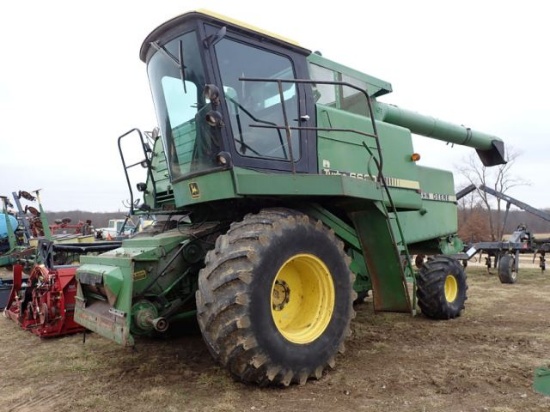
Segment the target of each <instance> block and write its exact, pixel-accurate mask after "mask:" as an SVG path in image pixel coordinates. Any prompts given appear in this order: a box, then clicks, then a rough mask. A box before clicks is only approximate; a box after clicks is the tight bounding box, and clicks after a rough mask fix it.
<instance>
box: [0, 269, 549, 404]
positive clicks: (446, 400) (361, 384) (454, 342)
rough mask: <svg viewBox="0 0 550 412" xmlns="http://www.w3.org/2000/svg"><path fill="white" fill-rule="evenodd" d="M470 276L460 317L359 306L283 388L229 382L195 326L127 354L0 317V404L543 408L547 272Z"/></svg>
mask: <svg viewBox="0 0 550 412" xmlns="http://www.w3.org/2000/svg"><path fill="white" fill-rule="evenodd" d="M468 271H469V285H470V287H469V299H468V301H467V307H466V311H465V313H464V315H463V316H461V317H460V318H457V319H454V320H451V321H444V322H436V321H431V320H429V319H426V318H424V317H423V316H422V315H418V316H416V317H411V316H410V315H407V314H394V313H379V314H374V313H373V311H372V306H371V304H370V303H368V302H367V303H366V304H363V305H360V306H358V307H357V319H356V320H355V322H354V324H353V331H354V335H353V337H352V338H351V339H350V340H349V341H348V343H347V351H346V353H345V354H343V355H341V356H339V357H338V359H337V366H336V369H335V370H332V371H329V373H327V374H326V375H325V376H324V377H323V378H322V379H321V380H319V381H310V382H308V384H307V385H305V386H293V387H290V388H287V389H269V388H268V389H261V388H257V387H254V386H247V385H243V384H240V383H237V382H234V381H233V380H232V379H231V378H230V377H229V376H228V374H227V373H226V371H225V370H223V369H221V368H220V367H219V366H218V365H216V364H215V363H214V362H213V361H212V359H211V357H210V355H209V353H208V351H207V349H206V347H205V346H204V344H203V342H202V340H201V337H200V335H199V334H197V333H195V334H191V335H189V336H183V337H178V338H174V339H172V340H156V341H152V340H141V341H139V343H138V346H137V351H132V350H131V349H126V348H122V347H120V346H117V345H116V344H114V343H112V342H110V341H107V340H106V339H103V338H101V337H99V336H97V335H95V334H89V335H87V338H86V343H85V344H83V343H82V335H74V336H68V337H63V338H58V339H49V340H40V339H39V338H37V337H36V336H34V335H32V334H30V333H29V332H26V331H23V330H20V329H19V328H18V327H17V326H16V325H15V323H14V322H12V321H10V320H8V319H4V318H0V362H1V371H2V372H1V380H0V399H1V400H2V401H1V403H0V410H1V411H32V412H37V411H53V410H55V411H61V412H64V411H106V412H108V411H117V412H119V411H136V412H140V411H151V410H155V411H174V412H175V411H259V410H266V411H267V410H269V411H294V410H300V411H315V412H319V411H336V410H338V411H358V410H359V411H401V410H402V411H405V410H406V411H451V412H453V411H491V412H496V411H501V412H504V411H507V412H508V411H522V412H523V411H545V410H548V409H549V408H550V400H549V399H548V398H546V397H544V396H542V395H540V394H538V393H535V392H534V391H533V390H532V389H531V385H532V380H533V371H534V368H535V367H537V366H540V365H542V364H545V363H548V362H549V360H550V353H549V351H548V348H549V347H550V346H549V343H550V334H549V333H548V330H549V327H550V319H549V318H548V309H549V307H550V278H549V275H546V274H544V275H543V274H541V273H540V272H539V271H538V270H535V269H525V270H522V271H520V276H519V280H518V283H517V284H515V285H502V284H500V282H499V281H498V278H497V276H496V275H495V274H487V272H486V269H485V268H484V267H475V266H471V267H468Z"/></svg>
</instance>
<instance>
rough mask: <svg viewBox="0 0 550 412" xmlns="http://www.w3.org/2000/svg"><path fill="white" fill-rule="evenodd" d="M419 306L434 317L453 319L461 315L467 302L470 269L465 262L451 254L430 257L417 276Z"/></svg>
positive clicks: (429, 315) (427, 314)
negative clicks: (468, 270) (467, 271)
mask: <svg viewBox="0 0 550 412" xmlns="http://www.w3.org/2000/svg"><path fill="white" fill-rule="evenodd" d="M416 287H417V296H418V306H420V310H421V311H422V313H423V314H424V315H425V316H427V317H429V318H432V319H453V318H456V317H457V316H460V314H461V312H462V310H463V309H464V303H465V302H466V299H467V297H466V291H467V290H468V285H467V284H466V273H465V272H464V268H463V267H462V265H461V264H460V263H459V262H458V261H457V260H455V259H452V258H450V257H447V256H437V257H435V258H433V259H428V260H427V261H426V262H425V263H424V265H423V266H422V267H421V268H420V270H419V272H418V275H417V279H416Z"/></svg>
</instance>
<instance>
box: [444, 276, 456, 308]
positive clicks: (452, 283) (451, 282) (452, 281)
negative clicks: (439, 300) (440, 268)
mask: <svg viewBox="0 0 550 412" xmlns="http://www.w3.org/2000/svg"><path fill="white" fill-rule="evenodd" d="M457 295H458V282H457V281H456V278H455V277H454V276H453V275H450V274H449V275H447V278H446V279H445V299H447V302H449V303H451V302H454V300H455V299H456V297H457Z"/></svg>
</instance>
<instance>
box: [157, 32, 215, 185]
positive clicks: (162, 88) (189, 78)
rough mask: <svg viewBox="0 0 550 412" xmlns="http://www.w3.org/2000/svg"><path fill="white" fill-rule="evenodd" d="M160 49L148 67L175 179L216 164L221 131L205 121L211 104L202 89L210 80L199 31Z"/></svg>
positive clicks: (171, 172)
mask: <svg viewBox="0 0 550 412" xmlns="http://www.w3.org/2000/svg"><path fill="white" fill-rule="evenodd" d="M160 49H161V50H159V51H157V52H156V53H155V54H154V55H153V57H152V58H151V60H150V61H149V63H148V68H147V69H148V73H149V82H150V83H151V90H152V93H153V100H154V104H155V110H156V113H157V119H158V122H159V127H160V129H161V135H162V139H163V144H164V152H165V156H166V161H167V164H168V171H169V173H170V178H171V180H172V181H173V180H177V179H179V178H181V177H183V176H184V175H186V174H188V173H194V172H199V171H202V170H205V169H209V168H212V167H214V166H215V161H214V159H215V156H216V154H217V153H218V152H219V136H218V135H216V133H219V131H217V130H215V129H214V128H212V127H210V126H208V125H207V124H206V122H205V121H204V119H205V114H206V113H207V112H208V111H209V110H210V107H209V106H210V104H207V103H206V102H205V100H204V98H203V93H202V91H203V87H204V85H205V83H206V82H205V77H204V69H203V66H202V61H201V56H200V52H199V44H198V39H197V35H196V33H195V32H194V31H191V32H188V33H186V34H184V35H182V36H180V37H177V38H175V39H174V40H172V41H170V42H169V43H167V44H165V45H163V46H161V47H160ZM181 66H183V67H181ZM184 79H185V80H184Z"/></svg>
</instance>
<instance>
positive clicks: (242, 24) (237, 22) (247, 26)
mask: <svg viewBox="0 0 550 412" xmlns="http://www.w3.org/2000/svg"><path fill="white" fill-rule="evenodd" d="M197 13H202V14H206V15H207V16H210V17H214V18H215V19H218V20H222V21H226V22H228V23H231V24H234V25H235V26H239V27H242V28H245V29H247V30H252V31H255V32H258V33H261V34H265V35H267V36H269V37H273V38H275V39H278V40H281V41H284V42H286V43H290V44H293V45H295V46H300V44H299V43H298V42H297V41H296V40H292V39H289V38H288V37H284V36H281V35H279V34H276V33H273V32H270V31H267V30H264V29H261V28H259V27H256V26H253V25H251V24H248V23H245V22H243V21H240V20H237V19H234V18H232V17H227V16H225V15H223V14H219V13H216V12H213V11H210V10H207V9H198V10H197Z"/></svg>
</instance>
